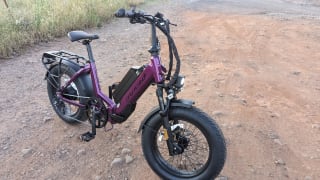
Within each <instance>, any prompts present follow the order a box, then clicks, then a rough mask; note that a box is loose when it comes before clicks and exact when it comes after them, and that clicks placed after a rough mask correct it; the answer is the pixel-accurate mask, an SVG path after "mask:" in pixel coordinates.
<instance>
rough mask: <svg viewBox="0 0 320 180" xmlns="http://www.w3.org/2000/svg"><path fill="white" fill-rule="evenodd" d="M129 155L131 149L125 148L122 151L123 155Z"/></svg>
mask: <svg viewBox="0 0 320 180" xmlns="http://www.w3.org/2000/svg"><path fill="white" fill-rule="evenodd" d="M129 153H131V149H128V148H123V149H122V151H121V154H122V155H126V154H129Z"/></svg>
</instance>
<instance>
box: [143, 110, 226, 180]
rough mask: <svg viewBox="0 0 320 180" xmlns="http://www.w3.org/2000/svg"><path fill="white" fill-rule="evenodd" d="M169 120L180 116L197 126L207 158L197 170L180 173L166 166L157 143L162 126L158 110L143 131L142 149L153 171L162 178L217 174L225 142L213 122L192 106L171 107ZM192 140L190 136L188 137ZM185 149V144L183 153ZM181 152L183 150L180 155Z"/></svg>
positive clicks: (210, 176) (224, 155)
mask: <svg viewBox="0 0 320 180" xmlns="http://www.w3.org/2000/svg"><path fill="white" fill-rule="evenodd" d="M169 120H170V121H171V120H183V121H185V122H186V123H187V124H188V123H189V124H191V125H193V126H195V127H196V128H197V129H199V132H201V133H202V134H203V137H205V139H206V141H207V143H208V144H207V146H208V147H209V151H208V152H207V155H206V156H208V159H207V161H206V163H204V165H203V167H201V168H200V169H199V170H197V172H187V173H181V171H179V170H177V169H175V168H172V167H170V166H168V165H169V164H168V162H167V161H166V160H165V159H164V158H163V157H162V155H160V153H159V149H158V145H157V141H158V139H157V135H158V133H159V129H161V127H162V120H161V116H160V115H159V113H157V114H155V115H154V116H152V117H151V118H150V119H149V121H147V123H146V124H145V126H144V129H143V132H142V148H143V153H144V156H145V158H146V160H147V162H148V164H149V166H150V167H151V168H152V169H153V171H154V172H155V173H157V174H158V175H159V176H160V177H161V178H163V179H197V180H198V179H206V180H207V179H214V178H215V177H217V176H218V175H219V173H220V171H221V170H222V168H223V166H224V163H225V159H226V145H225V140H224V137H223V134H222V132H221V130H220V128H219V127H218V125H217V124H216V122H215V121H214V120H213V119H212V118H210V117H209V116H208V115H207V114H206V113H204V112H202V111H201V110H199V109H197V108H195V107H192V108H183V107H174V108H172V109H171V110H170V112H169ZM179 123H180V122H179ZM201 133H200V134H201ZM194 137H195V136H194ZM191 141H192V137H191V138H190V142H191ZM186 151H188V148H186V149H185V152H184V153H186ZM183 155H184V154H183V153H182V155H181V156H183ZM178 156H180V155H178ZM187 157H188V156H187ZM181 161H182V160H181Z"/></svg>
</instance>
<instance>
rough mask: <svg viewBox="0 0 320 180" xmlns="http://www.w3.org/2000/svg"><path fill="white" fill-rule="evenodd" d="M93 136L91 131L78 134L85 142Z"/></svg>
mask: <svg viewBox="0 0 320 180" xmlns="http://www.w3.org/2000/svg"><path fill="white" fill-rule="evenodd" d="M94 137H95V135H94V134H93V133H91V132H86V133H84V134H81V135H80V139H81V141H86V142H89V141H91V140H92V139H94Z"/></svg>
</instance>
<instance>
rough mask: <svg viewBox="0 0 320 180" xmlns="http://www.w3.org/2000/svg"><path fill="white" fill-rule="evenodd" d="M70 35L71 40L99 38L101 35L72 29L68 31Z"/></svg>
mask: <svg viewBox="0 0 320 180" xmlns="http://www.w3.org/2000/svg"><path fill="white" fill-rule="evenodd" d="M68 37H69V39H70V41H71V42H74V41H79V40H86V39H87V40H94V39H99V36H98V35H96V34H89V33H87V32H84V31H70V32H69V33H68Z"/></svg>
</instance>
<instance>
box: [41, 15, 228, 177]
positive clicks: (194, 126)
mask: <svg viewBox="0 0 320 180" xmlns="http://www.w3.org/2000/svg"><path fill="white" fill-rule="evenodd" d="M115 16H116V17H127V18H129V19H130V23H132V24H135V23H140V24H144V23H148V24H150V25H151V41H152V46H151V49H150V50H149V52H150V54H151V58H150V63H149V64H146V65H143V66H140V67H132V68H130V69H129V71H128V72H127V74H126V75H125V76H124V77H123V79H122V80H121V81H120V82H119V83H116V84H113V85H111V86H109V94H108V96H107V95H105V94H104V93H103V92H102V90H101V88H100V85H99V80H98V74H97V68H96V65H95V60H94V58H93V53H92V50H91V46H90V43H91V42H92V41H93V40H95V39H98V38H99V37H98V35H94V34H88V33H86V32H84V31H71V32H69V33H68V37H69V39H70V40H71V41H72V42H74V41H78V42H81V43H82V44H83V45H85V46H86V48H87V51H88V59H86V58H85V57H82V56H79V55H76V54H73V53H71V52H67V51H49V52H46V53H44V54H43V57H42V63H43V64H44V66H45V68H46V69H47V73H46V80H47V89H48V96H49V99H50V102H51V105H52V106H53V109H54V110H55V112H56V113H57V114H58V116H59V117H60V118H61V119H62V120H64V121H65V122H67V123H77V122H84V121H86V120H88V121H89V122H90V126H91V127H92V130H91V132H87V133H84V134H82V135H81V139H82V140H84V141H90V140H92V139H94V137H95V135H96V128H102V127H104V128H105V127H106V125H107V123H110V124H111V125H112V126H113V124H116V123H122V122H124V121H126V120H127V119H128V118H129V116H130V115H131V113H132V112H133V111H134V110H135V107H136V102H137V100H138V99H139V97H140V96H141V95H142V94H143V93H144V92H145V90H146V89H147V88H148V87H149V86H150V85H151V84H152V85H155V86H156V96H157V99H158V102H159V104H158V105H157V106H156V107H155V108H154V109H153V110H151V112H150V113H149V114H148V115H146V117H145V119H144V120H143V121H142V122H141V126H140V128H139V132H140V131H142V138H141V142H142V148H143V153H144V156H145V158H146V160H147V162H148V164H149V165H150V167H151V168H152V169H153V171H154V172H155V173H157V174H158V175H159V176H160V177H161V178H163V179H214V178H215V177H217V176H218V175H219V173H220V171H221V170H222V168H223V166H224V162H225V159H226V145H225V140H224V137H223V134H222V132H221V130H220V128H219V127H218V125H217V124H216V122H215V121H214V120H213V119H212V118H211V117H209V116H208V115H207V114H206V113H204V112H202V111H201V110H199V109H198V108H196V107H195V106H194V102H193V101H191V100H184V99H178V98H177V94H178V93H179V92H180V91H181V89H182V87H183V85H184V76H182V75H180V74H179V73H180V58H179V55H178V51H177V48H176V46H175V43H174V41H173V39H172V37H171V35H170V28H169V27H170V25H174V24H172V23H170V21H169V20H168V19H165V18H164V17H163V14H161V13H157V14H156V15H148V14H145V13H143V12H140V11H139V12H136V11H135V10H134V9H131V10H129V11H126V10H124V9H119V10H118V11H117V12H116V13H115ZM157 28H158V29H159V30H160V31H161V32H162V33H163V34H164V35H165V36H166V37H167V40H168V45H169V59H170V62H169V68H168V70H167V69H166V68H165V67H164V66H163V65H162V63H161V60H160V56H159V52H160V43H159V41H158V38H157V35H156V29H157ZM174 59H175V60H176V63H175V67H174V68H173V65H174V62H173V60H174Z"/></svg>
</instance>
